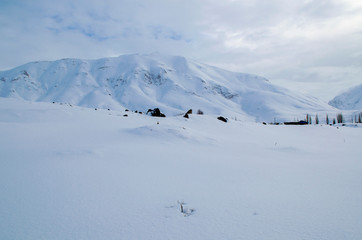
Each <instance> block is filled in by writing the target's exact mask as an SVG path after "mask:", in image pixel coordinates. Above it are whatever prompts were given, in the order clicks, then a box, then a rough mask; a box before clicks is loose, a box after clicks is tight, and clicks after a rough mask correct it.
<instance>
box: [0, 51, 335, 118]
mask: <svg viewBox="0 0 362 240" xmlns="http://www.w3.org/2000/svg"><path fill="white" fill-rule="evenodd" d="M0 97H12V98H19V99H24V100H31V101H43V102H53V101H54V102H63V103H71V104H74V105H78V106H85V107H100V108H111V109H119V108H120V107H121V106H124V107H127V108H130V109H132V110H139V111H147V109H149V108H155V107H158V108H160V109H161V110H162V111H163V112H164V113H166V115H176V114H180V113H182V112H185V111H187V110H188V109H191V108H192V109H195V110H196V109H201V110H202V111H204V112H205V113H211V114H225V115H227V116H232V117H234V116H237V117H242V118H246V119H256V120H257V121H262V120H263V121H271V120H273V119H274V118H278V119H291V118H293V117H300V116H304V114H305V113H316V112H319V111H323V110H331V109H332V108H331V107H330V106H329V105H327V104H324V103H322V102H320V101H318V100H317V99H315V98H312V97H306V96H304V95H301V94H297V93H293V92H291V91H289V90H287V89H284V88H282V87H278V86H275V85H273V84H271V83H270V82H269V81H268V80H267V79H265V78H263V77H259V76H256V75H251V74H244V73H234V72H230V71H226V70H223V69H220V68H216V67H212V66H208V65H205V64H201V63H197V62H195V61H192V60H187V59H185V58H183V57H175V56H165V55H160V54H150V55H139V54H134V55H123V56H120V57H117V58H104V59H98V60H79V59H63V60H58V61H54V62H33V63H28V64H25V65H22V66H19V67H17V68H14V69H12V70H8V71H2V72H0Z"/></svg>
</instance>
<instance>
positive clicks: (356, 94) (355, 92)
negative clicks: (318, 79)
mask: <svg viewBox="0 0 362 240" xmlns="http://www.w3.org/2000/svg"><path fill="white" fill-rule="evenodd" d="M329 104H330V105H331V106H333V107H336V108H339V109H342V110H359V111H362V84H360V85H358V86H355V87H353V88H351V89H349V90H348V91H346V92H344V93H341V94H339V95H338V96H336V97H335V98H333V99H332V100H331V101H329Z"/></svg>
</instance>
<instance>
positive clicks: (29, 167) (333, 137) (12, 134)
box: [0, 98, 362, 240]
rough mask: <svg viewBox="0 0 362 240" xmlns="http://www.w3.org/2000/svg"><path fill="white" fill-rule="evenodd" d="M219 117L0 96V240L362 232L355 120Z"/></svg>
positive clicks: (314, 238)
mask: <svg viewBox="0 0 362 240" xmlns="http://www.w3.org/2000/svg"><path fill="white" fill-rule="evenodd" d="M124 114H127V115H128V117H124V116H123V115H124ZM217 116H218V115H213V114H205V115H196V114H192V115H190V118H189V119H185V118H183V117H182V116H172V117H166V118H155V117H150V116H146V115H144V114H142V115H141V114H139V113H134V112H125V109H124V108H120V109H119V110H117V111H116V110H110V111H108V110H106V109H98V110H97V111H96V110H94V109H91V108H82V107H77V106H70V105H68V104H59V103H55V104H52V103H38V102H28V101H23V100H17V99H12V98H0V134H1V137H0V153H1V154H0V216H1V217H0V239H37V240H38V239H62V240H65V239H87V240H89V239H258V240H261V239H268V240H270V239H278V240H282V239H286V240H290V239H308V240H333V239H335V240H340V239H349V240H359V239H361V238H362V228H361V224H362V214H361V213H362V191H361V183H362V160H361V156H362V148H361V146H362V137H361V136H362V128H361V125H360V124H359V125H356V124H354V125H352V124H351V125H348V126H345V127H342V126H338V125H335V126H327V125H307V126H286V125H279V126H275V125H263V124H261V123H255V122H252V121H244V120H243V121H239V120H234V119H229V121H228V122H227V123H224V122H222V121H219V120H217V119H216V117H217ZM180 202H181V205H182V206H183V211H184V213H181V205H180Z"/></svg>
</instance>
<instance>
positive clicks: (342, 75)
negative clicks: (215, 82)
mask: <svg viewBox="0 0 362 240" xmlns="http://www.w3.org/2000/svg"><path fill="white" fill-rule="evenodd" d="M0 25H1V26H2V27H1V28H0V34H1V36H2V37H1V38H0V52H1V53H2V57H1V58H0V69H3V70H4V69H8V68H11V67H15V66H17V65H20V64H23V63H26V62H29V61H36V60H55V59H59V58H66V57H75V58H100V57H107V56H117V55H120V54H125V53H136V52H154V51H158V52H161V53H167V54H172V55H183V56H185V57H190V58H194V59H197V60H199V61H202V62H206V63H209V64H212V65H217V66H220V67H224V68H226V69H229V70H232V71H242V72H250V73H255V74H259V75H263V76H265V77H267V78H269V79H270V80H271V81H272V82H276V83H279V84H283V85H285V86H287V87H289V88H294V89H298V90H302V91H304V92H308V93H311V94H315V95H319V96H321V97H322V98H326V99H327V98H330V97H332V95H333V94H335V93H336V92H338V91H339V88H340V87H341V86H342V85H345V86H346V88H348V87H349V86H352V85H354V84H357V83H360V82H361V79H360V76H361V72H360V70H358V69H360V66H361V62H362V54H361V52H362V45H361V44H360V43H361V42H362V34H361V29H360V26H362V2H361V3H360V1H354V0H340V1H336V0H335V1H334V0H318V1H317V0H301V1H289V0H248V1H247V0H225V1H216V0H195V1H187V0H183V1H181V0H150V1H142V0H120V1H115V0H104V1H98V0H87V1H85V0H78V1H71V0H64V1H46V0H34V1H20V0H12V1H1V3H0ZM303 83H305V84H304V85H303ZM341 83H343V84H341ZM300 86H304V87H300ZM316 86H324V89H323V91H318V88H316ZM326 86H330V87H328V88H327V87H326ZM333 86H335V87H333Z"/></svg>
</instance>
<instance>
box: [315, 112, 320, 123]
mask: <svg viewBox="0 0 362 240" xmlns="http://www.w3.org/2000/svg"><path fill="white" fill-rule="evenodd" d="M315 124H319V119H318V114H316V115H315Z"/></svg>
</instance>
